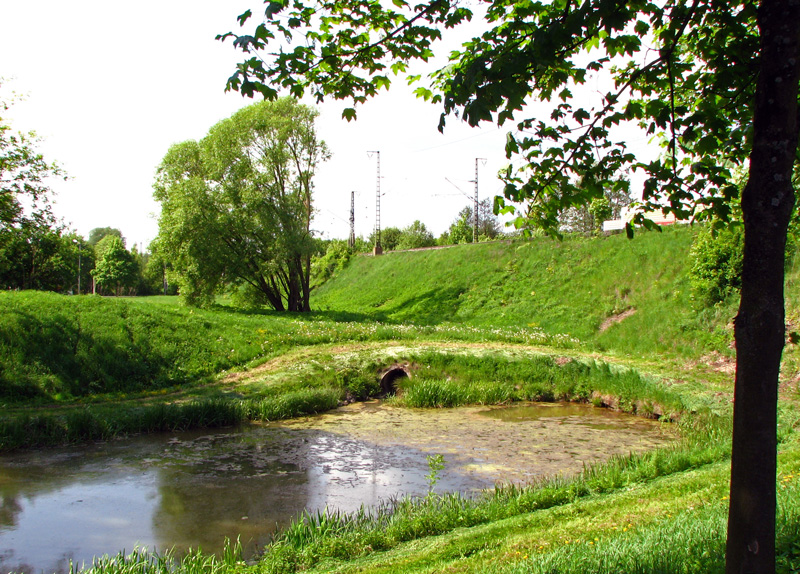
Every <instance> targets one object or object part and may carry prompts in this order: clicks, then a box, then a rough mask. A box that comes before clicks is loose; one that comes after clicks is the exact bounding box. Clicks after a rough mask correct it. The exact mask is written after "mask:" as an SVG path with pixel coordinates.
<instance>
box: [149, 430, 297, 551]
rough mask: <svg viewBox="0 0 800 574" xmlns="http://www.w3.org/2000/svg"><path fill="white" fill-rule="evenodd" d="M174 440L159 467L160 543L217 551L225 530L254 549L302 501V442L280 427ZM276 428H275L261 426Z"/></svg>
mask: <svg viewBox="0 0 800 574" xmlns="http://www.w3.org/2000/svg"><path fill="white" fill-rule="evenodd" d="M264 431H265V432H264V433H262V432H260V431H257V432H255V433H250V434H247V435H230V436H227V437H224V436H219V435H217V436H215V437H212V438H211V439H210V440H209V439H207V438H201V439H195V440H192V441H186V442H183V443H176V444H173V445H172V447H171V448H170V449H169V452H167V453H166V456H167V457H170V458H172V457H174V459H172V462H170V463H168V464H165V465H163V466H162V467H161V468H160V469H159V472H158V479H157V482H158V493H159V496H160V499H159V501H158V504H157V506H156V508H155V511H154V514H153V530H154V532H155V534H156V538H157V539H158V540H159V541H161V542H160V543H159V544H160V547H167V546H173V545H174V546H176V547H177V549H179V550H183V549H186V548H188V547H190V546H191V547H197V546H198V545H200V546H201V547H202V548H203V549H204V550H206V551H218V550H220V549H221V548H222V544H223V540H224V538H225V537H227V538H230V539H231V540H236V538H237V537H239V538H240V539H241V542H242V545H243V546H245V551H246V552H253V551H257V550H259V549H260V548H262V547H263V546H264V545H265V544H266V543H267V542H268V541H269V538H270V536H271V534H272V533H273V532H274V531H275V528H276V525H286V524H288V522H289V520H290V519H291V518H292V517H294V516H296V515H297V513H298V509H302V508H304V507H305V506H306V505H307V490H306V481H307V476H306V473H305V472H304V471H303V470H302V469H301V467H302V466H304V464H303V461H304V460H305V459H306V458H307V455H306V451H307V442H306V441H304V440H303V438H302V437H296V436H295V437H294V438H290V436H289V435H288V434H287V433H286V432H285V431H283V430H282V429H264ZM267 431H275V432H267Z"/></svg>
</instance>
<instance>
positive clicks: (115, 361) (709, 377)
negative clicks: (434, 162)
mask: <svg viewBox="0 0 800 574" xmlns="http://www.w3.org/2000/svg"><path fill="white" fill-rule="evenodd" d="M693 235H694V230H692V229H691V228H675V229H671V230H667V231H665V233H661V234H657V233H641V234H638V235H637V237H636V239H634V240H633V241H628V240H627V239H625V238H624V237H621V236H613V237H606V238H596V239H585V238H568V239H567V240H566V241H564V242H560V243H559V242H553V241H551V240H549V239H536V240H533V241H529V242H521V243H494V244H478V245H467V246H458V247H453V248H450V249H445V250H436V251H427V252H413V253H390V254H388V255H386V256H383V257H380V258H372V257H358V258H355V259H354V260H353V261H352V262H351V264H350V266H349V267H347V268H346V269H344V270H341V271H339V272H338V273H337V274H336V275H335V276H334V277H333V278H332V279H331V280H330V281H329V282H327V283H326V284H324V285H323V286H321V287H320V288H319V289H317V290H316V291H315V293H314V296H313V298H312V305H313V306H314V307H315V309H317V311H315V312H314V313H311V314H306V315H291V314H277V313H271V312H252V311H250V312H244V311H240V310H236V309H233V308H230V307H226V306H218V307H216V308H213V309H206V310H197V309H188V308H185V307H182V306H179V305H177V304H176V300H175V299H174V298H165V297H157V298H147V299H107V298H99V297H92V296H85V297H84V296H81V297H63V296H58V295H52V294H45V293H29V292H22V293H0V308H2V313H0V406H2V407H3V410H2V415H0V450H4V449H6V450H7V449H12V448H28V447H35V446H40V445H46V444H59V443H64V442H80V441H85V440H97V439H106V438H110V437H114V436H120V435H125V434H132V433H145V432H157V431H163V430H176V429H184V428H194V427H213V426H223V425H231V424H238V423H241V422H245V421H253V420H278V419H282V418H290V417H294V416H299V415H303V414H309V413H314V412H321V411H324V410H327V409H330V408H332V407H334V406H336V405H337V404H340V403H341V402H342V401H350V400H361V399H365V398H368V397H371V396H375V395H376V394H377V393H378V392H379V382H378V374H379V373H380V372H382V370H383V369H385V368H387V367H388V366H390V365H394V364H397V363H403V364H405V365H407V366H408V368H409V369H410V372H411V377H410V378H409V379H407V380H405V379H403V380H401V381H400V385H401V391H402V392H401V394H400V396H399V397H397V398H396V399H394V401H395V403H396V404H397V405H398V406H414V407H426V408H435V407H440V406H455V405H462V404H508V403H510V402H513V401H525V400H547V401H550V400H571V401H582V402H592V403H594V404H596V405H606V406H611V407H613V408H617V409H620V410H625V411H628V412H631V413H636V414H639V415H642V416H648V417H664V419H665V420H672V421H676V422H675V423H673V424H675V425H676V426H677V427H679V428H680V431H681V432H680V434H681V441H680V442H679V443H678V444H676V445H675V446H673V447H670V448H662V449H659V450H656V451H653V452H649V453H644V454H641V455H637V456H628V457H619V458H616V459H613V460H611V461H609V462H608V463H606V464H604V465H601V466H597V467H591V468H587V469H585V471H584V472H583V473H582V474H580V475H579V476H575V477H568V478H565V477H556V478H551V479H548V480H545V481H542V482H540V483H537V484H535V485H530V486H527V487H524V488H522V487H507V488H501V489H497V490H495V491H490V492H486V493H485V494H484V495H482V496H480V497H477V498H467V497H464V496H460V495H458V494H447V495H441V496H440V495H431V496H427V497H424V498H421V499H417V500H410V499H402V500H395V501H392V502H391V503H388V504H387V505H386V506H385V507H382V508H378V509H372V510H367V509H364V510H362V512H360V513H358V514H356V515H354V516H342V515H339V514H337V513H335V512H333V511H331V512H324V513H320V514H317V515H305V516H303V517H299V518H298V520H297V521H295V523H294V524H292V525H291V526H290V527H288V528H287V529H285V530H284V531H282V532H281V533H279V534H278V535H277V536H276V538H275V540H274V542H273V544H271V545H270V546H269V548H268V549H267V552H266V553H265V555H264V556H263V558H262V559H261V560H260V561H259V562H258V563H256V564H250V565H247V564H244V563H242V562H241V560H240V556H239V555H238V554H237V553H236V551H234V550H233V549H232V548H234V547H233V546H229V549H228V550H227V551H226V553H225V555H224V556H222V557H214V556H210V555H204V554H203V553H202V552H199V551H196V552H193V553H190V554H189V555H188V556H187V557H186V558H184V559H178V558H176V557H174V556H171V555H169V554H167V555H165V556H158V555H153V554H148V553H146V552H143V551H139V550H137V551H135V552H134V553H133V554H130V555H125V554H124V553H122V554H120V555H119V556H117V557H112V558H106V559H103V560H99V561H98V562H97V563H96V564H95V571H96V572H98V574H99V573H101V572H102V573H104V574H105V573H108V574H111V573H122V572H167V571H169V572H176V573H178V572H186V573H192V574H200V573H209V574H210V573H224V572H236V573H237V574H245V573H248V574H249V573H252V574H260V573H262V572H264V573H266V572H295V571H305V570H308V571H318V572H334V571H337V572H350V571H352V572H356V571H370V572H382V571H385V572H392V573H397V572H440V571H448V570H452V571H469V572H487V573H492V574H494V573H506V572H508V573H518V572H536V573H545V572H547V573H550V572H558V573H570V572H576V573H577V572H610V571H613V572H646V573H656V572H699V571H703V572H715V571H720V568H721V564H722V560H723V555H722V551H721V549H722V548H723V546H724V515H725V507H726V504H725V501H724V496H725V495H726V493H727V480H728V466H729V462H728V460H727V457H728V452H729V449H730V442H729V437H730V411H731V409H730V392H731V382H732V381H731V376H730V374H729V373H726V372H725V371H724V370H722V371H718V370H716V369H715V367H714V365H712V364H711V363H713V361H715V360H717V359H726V358H730V357H731V356H732V355H733V350H732V349H731V348H730V341H731V336H732V333H731V317H732V316H733V315H734V314H735V302H732V301H730V302H727V303H725V304H722V305H719V306H717V307H715V308H713V309H710V310H706V311H702V312H697V311H695V310H694V309H693V306H692V302H691V301H690V297H689V292H688V282H687V278H686V268H687V265H686V254H687V253H688V251H689V246H690V245H691V241H692V238H693ZM799 284H800V283H798V271H797V266H795V265H791V266H790V270H789V274H788V277H787V318H788V321H789V323H790V324H789V329H790V333H791V332H792V330H793V329H795V327H794V325H797V324H800V296H799V295H798V293H800V291H799V290H798V288H797V286H798V285H799ZM632 309H635V313H633V314H631V315H630V316H628V317H627V318H625V319H624V320H622V321H620V322H617V323H611V324H610V326H608V328H606V329H601V325H603V323H604V321H606V320H607V319H609V318H611V317H615V316H617V315H618V314H619V313H621V312H623V311H626V310H632ZM799 366H800V354H799V353H798V351H797V345H795V344H793V343H790V344H789V345H788V346H787V348H786V351H785V353H784V379H785V380H786V381H789V380H791V379H792V378H793V377H794V376H795V375H796V372H797V370H798V367H799ZM251 368H253V370H252V371H249V372H248V371H247V369H251ZM239 372H241V376H229V375H233V374H236V373H239ZM783 396H784V402H783V403H782V405H781V425H780V427H779V435H780V440H781V443H780V449H781V454H780V463H779V464H780V472H781V477H779V480H780V486H781V489H780V492H779V494H780V504H781V512H780V517H779V523H778V532H779V538H778V555H779V572H796V571H798V570H800V545H798V544H797V540H798V539H800V519H799V518H798V513H800V505H798V504H797V502H796V501H797V500H798V494H800V492H798V490H800V478H798V477H800V440H799V439H798V436H797V433H796V430H795V429H796V428H797V426H798V422H800V414H798V410H797V407H796V400H797V398H798V393H797V387H796V385H790V386H789V387H788V388H787V389H784V392H783Z"/></svg>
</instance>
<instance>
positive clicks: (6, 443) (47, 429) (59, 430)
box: [0, 388, 342, 451]
mask: <svg viewBox="0 0 800 574" xmlns="http://www.w3.org/2000/svg"><path fill="white" fill-rule="evenodd" d="M341 397H342V393H341V391H340V390H339V389H334V388H328V389H325V388H322V389H320V388H317V389H305V390H299V391H294V392H288V393H286V394H283V395H279V396H275V397H264V398H255V399H204V400H197V401H189V402H184V403H161V404H154V405H145V406H120V407H116V408H108V407H82V408H77V409H62V410H57V411H49V412H46V413H41V414H28V413H26V414H22V415H18V416H16V417H3V418H0V451H8V450H14V449H21V448H32V447H39V446H53V445H62V444H68V443H79V442H87V441H95V440H107V439H110V438H114V437H118V436H123V435H132V434H145V433H154V432H165V431H171V432H172V431H181V430H189V429H194V428H217V427H226V426H234V425H237V424H242V423H245V422H249V421H276V420H282V419H288V418H293V417H298V416H301V415H308V414H314V413H319V412H324V411H327V410H330V409H332V408H335V407H336V406H337V405H338V404H339V401H340V399H341Z"/></svg>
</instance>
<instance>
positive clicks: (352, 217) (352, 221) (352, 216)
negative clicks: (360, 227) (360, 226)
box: [347, 191, 356, 249]
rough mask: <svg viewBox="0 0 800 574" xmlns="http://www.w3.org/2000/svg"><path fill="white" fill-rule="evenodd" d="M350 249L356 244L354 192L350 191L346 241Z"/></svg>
mask: <svg viewBox="0 0 800 574" xmlns="http://www.w3.org/2000/svg"><path fill="white" fill-rule="evenodd" d="M347 245H348V246H349V247H350V249H353V248H354V247H355V246H356V192H355V191H351V192H350V239H349V240H348V241H347Z"/></svg>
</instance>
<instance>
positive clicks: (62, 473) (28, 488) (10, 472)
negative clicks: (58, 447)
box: [0, 454, 80, 565]
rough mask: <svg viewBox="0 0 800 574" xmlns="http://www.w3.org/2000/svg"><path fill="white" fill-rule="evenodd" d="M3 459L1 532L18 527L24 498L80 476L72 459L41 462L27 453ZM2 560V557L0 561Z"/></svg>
mask: <svg viewBox="0 0 800 574" xmlns="http://www.w3.org/2000/svg"><path fill="white" fill-rule="evenodd" d="M4 459H5V460H3V461H2V462H0V501H2V504H0V531H3V530H9V529H12V528H14V527H15V526H17V524H18V521H19V514H20V512H22V510H23V507H22V499H24V498H35V497H36V496H40V495H43V494H47V493H50V492H55V491H57V490H60V489H62V488H64V487H65V486H68V485H70V484H72V483H74V482H75V481H76V476H75V475H76V474H80V462H79V460H78V459H77V458H76V457H72V456H70V457H56V458H54V460H48V459H44V460H42V459H40V457H39V456H38V455H31V454H26V455H16V456H13V457H10V456H5V457H4ZM77 480H79V479H77ZM2 557H3V555H2V554H0V560H2ZM0 565H2V562H0Z"/></svg>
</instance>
